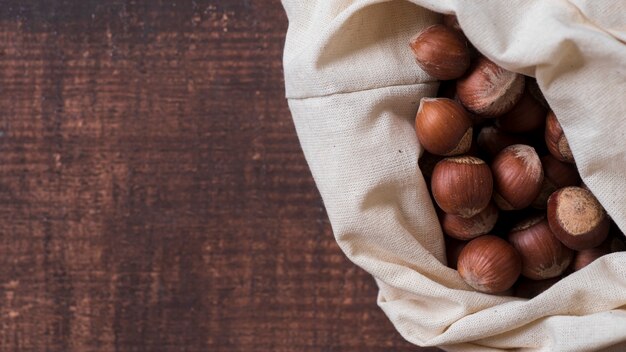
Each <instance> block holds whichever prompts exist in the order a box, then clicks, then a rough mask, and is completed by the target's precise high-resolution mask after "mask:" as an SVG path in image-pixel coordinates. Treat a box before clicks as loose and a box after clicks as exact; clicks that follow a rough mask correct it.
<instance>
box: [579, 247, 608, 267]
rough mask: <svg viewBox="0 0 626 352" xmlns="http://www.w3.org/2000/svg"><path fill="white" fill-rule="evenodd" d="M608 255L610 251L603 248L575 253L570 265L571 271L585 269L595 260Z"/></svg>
mask: <svg viewBox="0 0 626 352" xmlns="http://www.w3.org/2000/svg"><path fill="white" fill-rule="evenodd" d="M609 253H611V251H609V250H608V248H605V247H603V246H599V247H595V248H589V249H583V250H581V251H578V252H577V253H576V256H575V257H574V262H573V263H572V269H574V271H578V270H580V269H582V268H584V267H586V266H587V265H589V264H591V263H592V262H593V261H595V260H596V259H598V258H600V257H602V256H605V255H607V254H609Z"/></svg>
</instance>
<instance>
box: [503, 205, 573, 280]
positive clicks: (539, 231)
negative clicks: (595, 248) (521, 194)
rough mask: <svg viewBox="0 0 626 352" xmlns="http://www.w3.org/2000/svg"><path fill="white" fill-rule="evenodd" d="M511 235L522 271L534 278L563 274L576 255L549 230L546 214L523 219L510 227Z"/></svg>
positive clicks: (510, 238)
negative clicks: (520, 261)
mask: <svg viewBox="0 0 626 352" xmlns="http://www.w3.org/2000/svg"><path fill="white" fill-rule="evenodd" d="M508 239H509V242H510V243H511V244H512V245H513V247H515V249H517V251H518V252H519V254H520V256H521V257H522V275H524V276H526V277H527V278H529V279H533V280H543V279H549V278H553V277H557V276H559V275H561V274H562V273H563V272H564V271H565V269H567V267H568V266H569V264H570V262H571V261H572V257H573V255H574V252H573V251H572V250H571V249H569V248H567V247H565V246H564V245H563V244H562V243H561V242H560V241H559V240H558V239H557V238H556V237H555V236H554V234H553V233H552V231H550V226H549V225H548V221H547V220H546V217H545V216H544V215H539V216H534V217H531V218H529V219H526V220H524V221H522V222H521V223H519V224H518V225H517V226H515V227H514V228H513V229H512V230H511V232H510V233H509V236H508Z"/></svg>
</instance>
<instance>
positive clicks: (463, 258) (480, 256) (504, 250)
mask: <svg viewBox="0 0 626 352" xmlns="http://www.w3.org/2000/svg"><path fill="white" fill-rule="evenodd" d="M457 268H458V271H459V274H460V275H461V277H462V278H463V280H465V282H467V284H469V285H470V286H472V287H473V288H474V289H476V290H478V291H480V292H485V293H498V292H503V291H506V290H508V289H510V288H511V287H512V286H513V284H514V283H515V281H516V280H517V279H518V277H519V275H520V273H521V271H522V259H521V258H520V255H519V254H518V253H517V251H516V250H515V248H513V246H511V245H510V244H509V243H508V242H506V241H505V240H503V239H501V238H500V237H496V236H493V235H485V236H480V237H478V238H475V239H473V240H471V241H470V242H469V243H468V244H467V245H466V246H465V247H464V248H463V250H462V251H461V254H460V255H459V261H458V263H457Z"/></svg>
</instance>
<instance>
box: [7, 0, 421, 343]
mask: <svg viewBox="0 0 626 352" xmlns="http://www.w3.org/2000/svg"><path fill="white" fill-rule="evenodd" d="M286 29H287V20H286V18H285V15H284V13H283V10H282V7H281V5H280V3H279V1H278V0H262V1H249V0H243V1H225V0H212V1H199V0H197V1H182V0H180V1H164V0H163V1H158V0H141V1H140V0H135V1H131V0H127V1H101V0H37V1H23V0H5V1H3V2H2V11H0V63H1V67H0V101H1V105H0V106H1V109H0V116H1V120H0V122H1V123H0V148H1V150H0V158H1V160H0V198H1V200H2V201H1V204H2V205H1V206H2V209H1V211H0V221H1V225H2V226H0V228H1V229H2V236H1V237H0V250H1V254H2V255H1V256H0V261H1V265H0V290H1V291H2V292H1V296H2V298H3V299H2V300H1V301H0V302H1V303H0V309H1V311H0V314H1V323H2V329H1V330H0V350H2V351H18V350H19V351H44V350H46V351H340V350H341V351H344V350H346V351H347V350H354V351H386V350H394V351H416V350H419V349H417V348H415V347H412V346H411V345H410V344H408V343H407V342H405V341H404V340H403V339H402V338H401V337H400V336H399V334H398V333H396V332H395V331H394V329H393V327H392V326H391V324H390V323H389V322H388V320H387V319H386V318H385V316H384V315H383V314H382V312H381V311H380V310H379V309H378V308H377V307H376V304H375V296H376V287H375V285H374V282H373V280H372V279H371V278H370V277H369V276H368V275H367V274H366V273H365V272H363V271H362V270H360V269H359V268H357V267H355V266H354V265H353V264H351V263H349V262H348V260H347V259H346V258H345V256H344V255H343V254H342V253H341V252H340V250H339V248H338V247H337V245H336V244H335V241H334V239H333V236H332V233H331V229H330V226H329V223H328V220H327V216H326V214H325V212H324V208H323V204H322V201H321V200H320V197H319V195H318V192H317V190H316V188H315V184H314V182H313V180H312V178H311V175H310V172H309V169H308V167H307V164H306V162H305V160H304V158H303V155H302V152H301V150H300V147H299V144H298V140H297V137H296V134H295V130H294V127H293V125H292V122H291V119H290V115H289V111H288V109H287V105H286V102H285V100H284V98H283V96H284V87H283V78H282V68H281V55H282V48H283V42H284V36H285V32H286ZM422 350H423V351H427V350H428V351H432V349H422Z"/></svg>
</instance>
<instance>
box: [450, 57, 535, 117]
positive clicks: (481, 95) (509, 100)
mask: <svg viewBox="0 0 626 352" xmlns="http://www.w3.org/2000/svg"><path fill="white" fill-rule="evenodd" d="M456 92H457V96H458V97H459V100H460V101H461V103H462V104H463V106H465V107H466V108H467V109H468V110H469V111H470V112H473V113H476V114H479V115H483V116H488V117H496V116H498V115H502V114H504V113H505V112H507V111H509V110H511V109H512V108H513V106H514V105H515V104H517V102H518V101H519V100H520V98H521V97H522V93H523V92H524V76H522V75H520V74H518V73H514V72H511V71H507V70H505V69H504V68H502V67H500V66H498V65H496V64H495V63H493V62H492V61H490V60H489V59H487V58H485V57H480V58H478V59H477V60H476V61H475V63H474V64H473V65H472V66H471V67H470V68H469V70H468V72H467V74H466V75H465V76H463V77H461V78H459V79H458V81H457V86H456Z"/></svg>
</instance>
